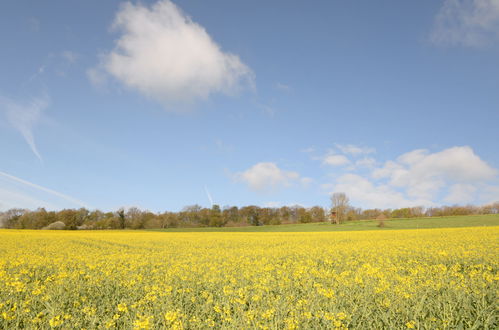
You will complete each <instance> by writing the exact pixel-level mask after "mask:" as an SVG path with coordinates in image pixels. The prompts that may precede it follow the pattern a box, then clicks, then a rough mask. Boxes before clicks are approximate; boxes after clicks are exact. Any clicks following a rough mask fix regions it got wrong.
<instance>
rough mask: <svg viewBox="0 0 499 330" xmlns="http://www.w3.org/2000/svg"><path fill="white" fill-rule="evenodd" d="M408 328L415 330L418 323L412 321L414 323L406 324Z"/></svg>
mask: <svg viewBox="0 0 499 330" xmlns="http://www.w3.org/2000/svg"><path fill="white" fill-rule="evenodd" d="M405 326H406V327H408V328H409V329H414V328H415V327H416V321H414V320H412V321H409V322H407V323H406V324H405Z"/></svg>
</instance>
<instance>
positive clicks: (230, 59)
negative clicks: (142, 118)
mask: <svg viewBox="0 0 499 330" xmlns="http://www.w3.org/2000/svg"><path fill="white" fill-rule="evenodd" d="M113 27H114V29H115V30H118V31H120V33H121V35H120V37H119V38H118V39H117V41H116V45H115V48H114V50H113V51H111V52H109V53H107V54H104V55H103V56H102V57H101V62H100V65H99V66H98V67H96V68H92V69H90V70H89V71H88V75H89V78H90V80H91V81H92V82H97V83H100V82H102V80H103V74H106V75H111V76H112V77H114V78H116V79H117V80H118V81H120V82H121V83H123V84H124V85H125V86H127V87H129V88H131V89H133V90H136V91H138V92H140V93H141V94H143V95H145V96H146V97H148V98H151V99H153V100H156V101H159V102H160V103H161V104H163V105H164V106H165V108H166V109H167V110H174V109H177V110H178V107H176V108H173V107H172V105H178V104H185V103H187V104H190V103H193V102H195V101H198V100H202V99H206V98H207V97H208V96H210V95H211V94H214V93H220V92H222V93H226V94H231V93H234V92H237V91H238V90H239V89H240V88H241V87H243V86H244V85H245V84H249V85H250V86H253V73H252V71H251V69H250V68H249V67H248V66H247V65H245V64H244V63H243V62H242V61H241V60H240V59H239V57H238V56H237V55H234V54H231V53H227V52H224V51H222V50H221V48H220V46H219V45H218V44H217V43H215V41H213V39H212V38H211V37H210V35H209V34H208V33H207V32H206V30H205V29H204V28H203V27H202V26H201V25H199V24H197V23H195V22H194V21H192V19H191V18H190V17H189V16H187V15H186V14H185V13H183V12H182V11H181V10H180V9H179V8H178V7H177V6H176V5H175V4H173V3H172V2H171V1H168V0H162V1H158V2H157V3H155V4H154V5H152V6H146V5H143V4H141V3H138V4H132V3H130V2H127V3H125V4H124V5H123V6H121V9H120V10H119V12H118V13H117V15H116V17H115V20H114V24H113Z"/></svg>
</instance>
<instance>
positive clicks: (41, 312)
mask: <svg viewBox="0 0 499 330" xmlns="http://www.w3.org/2000/svg"><path fill="white" fill-rule="evenodd" d="M498 238H499V227H497V226H494V227H480V228H478V227H475V228H452V229H431V230H404V231H399V230H388V231H363V232H359V231H357V232H353V231H349V232H332V233H317V232H316V233H165V232H142V231H134V232H127V231H105V232H104V231H72V232H61V231H26V230H24V231H18V230H0V251H2V254H1V257H0V328H1V329H12V328H23V327H26V328H50V327H52V328H138V329H146V328H176V329H182V328H190V329H201V328H203V329H205V328H210V327H215V328H238V329H241V328H263V329H266V328H268V329H282V328H287V329H294V328H337V329H345V328H392V329H393V328H397V329H402V328H440V329H454V328H483V329H496V328H497V327H498V325H499V323H498V319H497V316H498V315H497V313H498V312H497V298H498V297H497V293H498V280H499V275H498V270H499V258H498V257H499V253H498V252H499V239H498Z"/></svg>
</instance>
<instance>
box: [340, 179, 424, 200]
mask: <svg viewBox="0 0 499 330" xmlns="http://www.w3.org/2000/svg"><path fill="white" fill-rule="evenodd" d="M333 191H341V192H344V193H345V194H346V195H347V196H348V197H349V198H350V199H351V200H352V202H354V203H358V204H360V205H362V206H363V207H365V208H400V207H409V206H419V205H431V204H432V202H431V201H429V200H424V199H412V200H411V199H408V198H406V197H405V196H404V194H403V193H402V192H399V191H396V190H395V189H394V188H393V187H390V186H389V185H387V184H374V183H373V182H371V181H369V180H368V179H367V178H364V177H362V176H360V175H357V174H345V175H342V176H341V177H339V178H338V179H337V181H336V184H335V185H334V186H333Z"/></svg>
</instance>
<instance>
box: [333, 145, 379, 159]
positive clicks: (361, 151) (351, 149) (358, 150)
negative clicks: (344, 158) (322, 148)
mask: <svg viewBox="0 0 499 330" xmlns="http://www.w3.org/2000/svg"><path fill="white" fill-rule="evenodd" d="M335 147H336V148H338V149H339V150H341V152H342V153H344V154H349V155H353V156H358V155H365V154H371V153H374V152H376V149H374V148H369V147H359V146H356V145H354V144H339V143H335Z"/></svg>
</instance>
